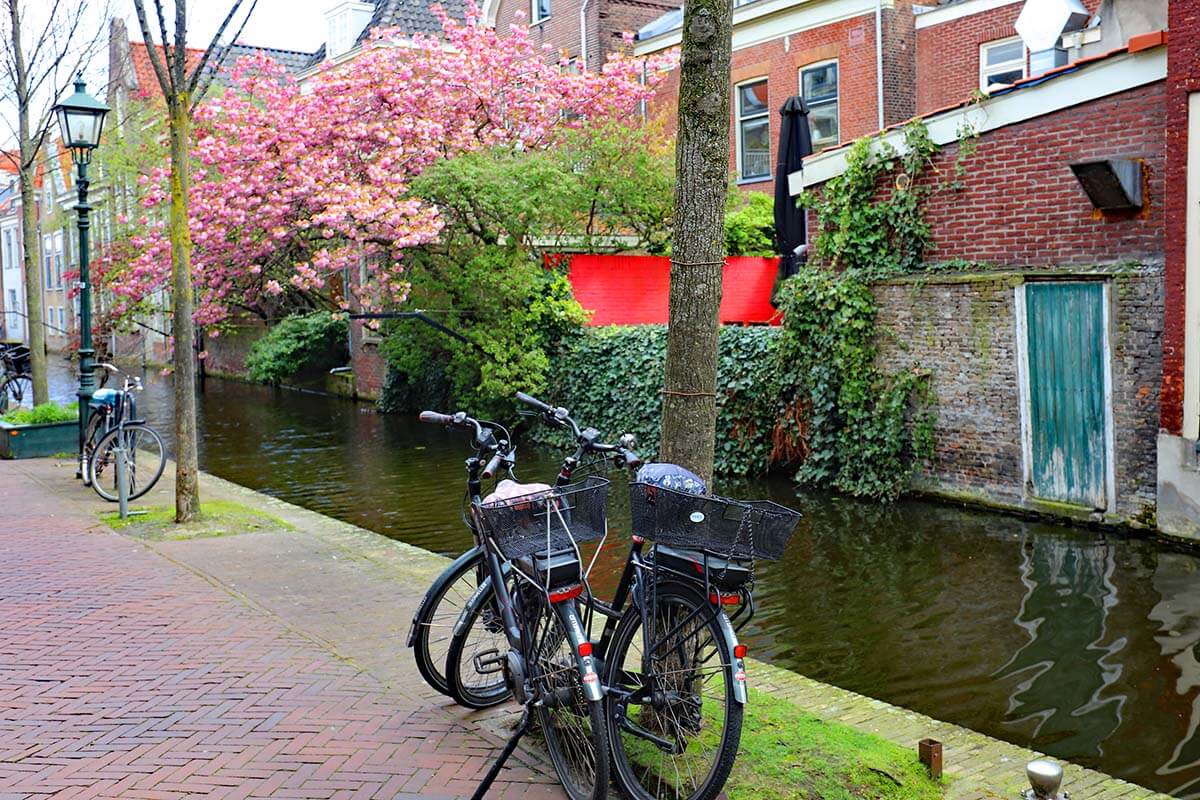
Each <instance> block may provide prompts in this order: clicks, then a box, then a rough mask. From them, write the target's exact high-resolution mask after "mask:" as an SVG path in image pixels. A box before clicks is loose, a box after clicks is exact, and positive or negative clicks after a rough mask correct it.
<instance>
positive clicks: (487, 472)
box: [483, 450, 504, 479]
mask: <svg viewBox="0 0 1200 800" xmlns="http://www.w3.org/2000/svg"><path fill="white" fill-rule="evenodd" d="M502 461H504V454H503V453H502V452H500V451H499V450H497V451H496V454H495V455H494V456H492V460H491V461H489V462H488V463H487V466H486V467H484V468H483V477H484V478H485V479H486V478H491V477H494V476H495V475H496V473H497V472H498V471H499V470H500V463H501V462H502Z"/></svg>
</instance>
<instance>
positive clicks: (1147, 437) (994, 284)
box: [875, 263, 1162, 520]
mask: <svg viewBox="0 0 1200 800" xmlns="http://www.w3.org/2000/svg"><path fill="white" fill-rule="evenodd" d="M1031 274H1032V275H1037V274H1038V273H1036V272H1034V273H1031ZM1107 277H1108V280H1109V284H1110V291H1109V299H1110V314H1111V317H1110V319H1111V320H1112V325H1111V329H1110V336H1111V339H1110V344H1111V347H1112V360H1111V365H1112V371H1113V376H1112V378H1113V439H1114V441H1113V455H1114V465H1115V480H1116V497H1117V507H1116V509H1115V513H1113V512H1110V518H1113V517H1115V518H1117V519H1122V520H1128V519H1130V518H1132V517H1136V516H1138V515H1140V514H1142V513H1144V511H1145V509H1146V507H1147V506H1149V507H1153V505H1154V502H1155V431H1156V429H1157V425H1158V402H1157V391H1156V389H1157V385H1158V375H1159V369H1160V365H1161V361H1160V358H1159V348H1158V343H1159V337H1160V334H1161V330H1162V328H1161V319H1162V318H1161V314H1160V309H1161V307H1162V272H1161V264H1154V263H1150V264H1148V265H1147V266H1145V267H1143V268H1140V269H1136V270H1123V271H1118V272H1113V273H1110V274H1109V275H1108V276H1107ZM1064 278H1069V276H1064ZM1024 280H1025V276H1023V275H1022V274H1020V273H1008V274H994V275H983V276H971V277H966V278H964V277H946V278H927V277H922V278H920V279H902V280H898V281H894V282H890V283H885V284H880V285H878V286H876V287H875V295H876V298H877V300H878V302H879V315H878V318H877V321H878V324H879V325H880V326H881V329H883V330H886V331H887V333H886V334H884V335H881V336H880V337H879V348H880V349H879V359H880V363H881V365H882V366H883V367H884V368H885V369H888V370H890V371H895V370H901V369H907V368H909V367H911V366H913V365H914V364H915V365H919V366H920V367H922V368H924V369H927V370H929V371H930V372H931V374H932V379H933V385H934V392H935V394H936V397H937V409H938V416H937V423H936V426H935V431H934V447H935V452H934V457H933V459H932V460H931V461H930V462H929V463H928V464H925V465H923V467H922V468H921V469H920V470H919V471H918V473H917V474H916V476H915V477H914V485H915V486H916V487H917V488H920V489H924V490H929V491H934V492H937V493H941V494H949V495H952V496H958V497H962V498H965V499H975V500H980V501H984V502H989V503H1000V504H1004V505H1009V506H1016V507H1027V508H1037V504H1036V503H1035V502H1031V501H1030V500H1029V499H1028V498H1027V497H1026V492H1025V487H1024V485H1023V466H1022V458H1023V457H1022V453H1023V443H1022V441H1021V433H1020V431H1021V417H1020V414H1021V411H1020V403H1021V400H1020V392H1019V388H1018V366H1017V334H1016V327H1015V326H1016V315H1015V287H1016V286H1018V285H1020V284H1021V283H1022V282H1023V281H1024Z"/></svg>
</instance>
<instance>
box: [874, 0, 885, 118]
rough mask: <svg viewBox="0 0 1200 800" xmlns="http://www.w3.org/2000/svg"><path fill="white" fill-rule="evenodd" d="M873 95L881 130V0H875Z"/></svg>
mask: <svg viewBox="0 0 1200 800" xmlns="http://www.w3.org/2000/svg"><path fill="white" fill-rule="evenodd" d="M875 95H876V97H877V98H878V100H879V130H881V131H882V130H883V0H875Z"/></svg>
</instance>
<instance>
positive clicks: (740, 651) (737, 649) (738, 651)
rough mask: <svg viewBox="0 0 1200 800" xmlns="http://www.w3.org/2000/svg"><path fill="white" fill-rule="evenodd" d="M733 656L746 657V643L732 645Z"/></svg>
mask: <svg viewBox="0 0 1200 800" xmlns="http://www.w3.org/2000/svg"><path fill="white" fill-rule="evenodd" d="M733 656H734V658H745V657H746V645H744V644H739V645H734V647H733Z"/></svg>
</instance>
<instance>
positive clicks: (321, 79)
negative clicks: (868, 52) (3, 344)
mask: <svg viewBox="0 0 1200 800" xmlns="http://www.w3.org/2000/svg"><path fill="white" fill-rule="evenodd" d="M435 11H436V13H438V15H439V16H440V18H441V21H442V25H443V29H444V32H443V36H442V37H440V38H438V37H432V36H422V35H418V36H412V37H409V36H406V35H404V34H402V33H401V32H400V31H399V30H395V29H392V30H376V31H375V32H374V33H373V36H372V39H371V40H370V41H369V42H368V43H366V44H365V45H364V48H363V52H361V53H360V54H359V55H358V56H357V57H355V58H354V59H353V60H351V61H349V62H346V63H344V64H340V65H334V66H329V67H327V68H325V69H323V70H321V71H320V72H319V73H318V74H316V75H315V76H313V77H311V78H309V79H308V80H307V82H306V84H305V85H303V86H301V85H298V84H297V83H296V82H295V81H294V80H292V79H291V78H290V77H289V76H288V75H287V74H286V73H285V72H284V71H283V70H282V69H281V68H280V67H279V66H278V65H276V64H274V63H273V62H271V61H270V60H269V59H267V58H265V57H252V58H247V59H243V60H242V61H241V62H239V64H238V65H237V66H236V67H235V69H234V70H233V73H232V75H231V78H230V85H229V88H228V89H227V90H226V91H225V92H224V93H223V94H221V95H220V96H218V97H213V98H212V99H210V100H208V101H206V102H205V103H204V104H203V105H201V106H200V107H199V108H197V110H196V114H195V125H196V127H195V144H194V147H193V150H192V164H193V173H192V179H191V186H190V190H191V200H192V202H191V207H190V213H189V226H190V231H191V239H192V243H193V246H194V250H193V254H192V274H193V281H194V285H195V287H196V290H197V305H196V311H195V319H196V322H197V324H199V325H203V326H205V327H206V329H207V330H209V331H210V332H212V333H215V332H218V331H219V330H220V324H221V323H222V322H224V321H226V320H227V319H229V317H230V315H231V314H233V313H235V312H236V311H238V310H249V311H252V312H254V313H258V314H260V315H262V316H263V317H264V318H268V319H269V318H271V317H273V316H277V315H278V313H279V312H280V311H281V310H295V309H297V308H304V307H319V306H321V305H328V304H330V303H333V304H338V305H341V307H342V308H345V307H347V303H346V300H345V298H343V297H340V296H338V295H337V294H336V293H335V292H333V291H332V287H331V285H330V284H331V282H332V281H334V280H335V279H336V277H337V276H340V275H341V274H343V271H344V270H348V269H349V270H355V271H357V270H359V269H360V267H362V266H363V265H367V268H366V269H365V270H364V272H365V274H366V281H365V283H364V285H363V287H362V289H361V293H360V297H359V300H360V301H361V303H362V304H363V305H364V306H365V307H367V308H374V307H380V306H383V305H395V304H398V303H402V302H403V301H404V300H405V298H406V293H407V289H408V284H407V283H406V281H405V251H406V250H409V249H410V248H413V247H418V246H421V245H425V244H428V243H430V242H433V241H435V240H436V239H437V238H438V235H439V231H440V230H441V228H442V222H441V220H440V218H439V213H438V209H437V208H436V207H435V206H433V205H431V204H429V203H427V202H425V201H422V200H421V199H419V198H417V197H416V196H415V195H414V194H413V193H412V192H411V191H410V188H411V182H412V180H413V179H414V178H415V177H416V176H418V175H420V174H421V172H422V171H423V170H424V169H425V168H427V167H428V166H429V165H431V164H433V163H435V162H437V161H439V160H442V159H447V158H453V157H454V156H455V155H457V154H461V153H465V152H470V151H474V150H479V149H483V148H495V147H497V146H508V147H512V148H515V149H522V148H523V149H529V148H547V147H553V146H554V145H555V143H556V141H557V140H559V139H560V138H561V137H562V136H563V135H564V133H565V132H567V131H570V130H572V129H578V128H585V127H587V126H589V125H593V124H596V123H599V122H603V123H605V124H611V123H612V121H613V120H628V121H629V122H628V124H631V125H636V124H639V120H640V116H639V115H638V114H637V113H636V112H637V111H638V108H639V104H641V103H642V102H644V101H645V100H647V99H648V98H649V97H650V96H651V94H652V93H653V91H654V87H655V86H656V85H657V83H658V82H659V81H660V79H661V78H662V77H663V76H665V74H666V72H667V71H668V70H669V69H670V68H671V67H672V66H673V59H674V57H673V55H668V56H658V57H654V58H651V59H635V58H631V57H625V56H614V57H613V58H611V59H610V60H609V62H608V63H607V64H605V65H604V67H603V69H602V70H600V71H599V72H576V71H573V70H571V69H567V68H565V65H561V64H556V63H553V62H552V61H551V60H549V59H548V58H547V53H546V52H545V51H544V50H542V49H540V48H538V47H537V46H535V45H534V44H533V43H532V42H531V41H530V39H529V36H528V30H527V28H525V27H524V26H519V25H518V26H514V27H513V28H512V29H511V31H509V32H508V35H500V34H499V33H498V32H496V31H494V30H492V29H489V28H488V27H486V26H485V25H484V24H483V23H482V21H481V19H480V15H479V13H478V11H477V9H476V8H475V7H474V6H473V5H472V6H469V8H468V10H467V14H466V19H465V21H464V22H461V23H459V22H456V21H454V20H452V19H450V18H449V17H447V16H446V15H445V14H444V13H443V12H442V11H441V9H440V8H436V7H435ZM168 172H169V170H168V168H167V167H165V166H164V167H163V168H162V169H159V170H155V171H153V172H152V173H151V174H150V175H148V176H146V177H145V179H144V180H143V183H144V192H145V194H144V197H143V200H142V205H143V206H144V215H143V217H142V218H141V219H140V220H139V222H140V223H141V225H140V226H138V227H139V228H140V231H139V233H138V234H137V235H136V236H135V237H134V238H133V239H131V240H130V244H131V245H132V247H127V248H126V249H125V251H124V252H122V251H121V250H120V249H119V248H118V249H114V250H113V251H112V252H111V253H109V254H107V256H108V257H106V258H102V260H101V266H100V270H101V271H102V272H103V274H104V279H105V281H106V283H107V285H108V287H109V288H110V290H111V291H112V292H113V294H114V299H115V303H114V309H115V310H116V311H117V312H118V313H120V312H126V313H131V312H133V311H135V310H136V309H138V308H139V307H141V305H142V304H144V302H145V301H146V299H147V298H148V297H150V296H152V294H153V293H154V292H155V290H157V289H158V288H160V287H162V286H165V285H166V284H167V281H168V280H169V277H170V263H171V258H170V255H171V243H170V240H169V237H168V235H167V229H166V226H165V222H164V220H163V214H162V209H163V208H164V206H165V205H166V204H167V203H169V200H170V195H169V191H168V188H167V183H166V178H167V175H168ZM131 253H133V254H134V256H133V257H132V258H129V255H130V254H131Z"/></svg>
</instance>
